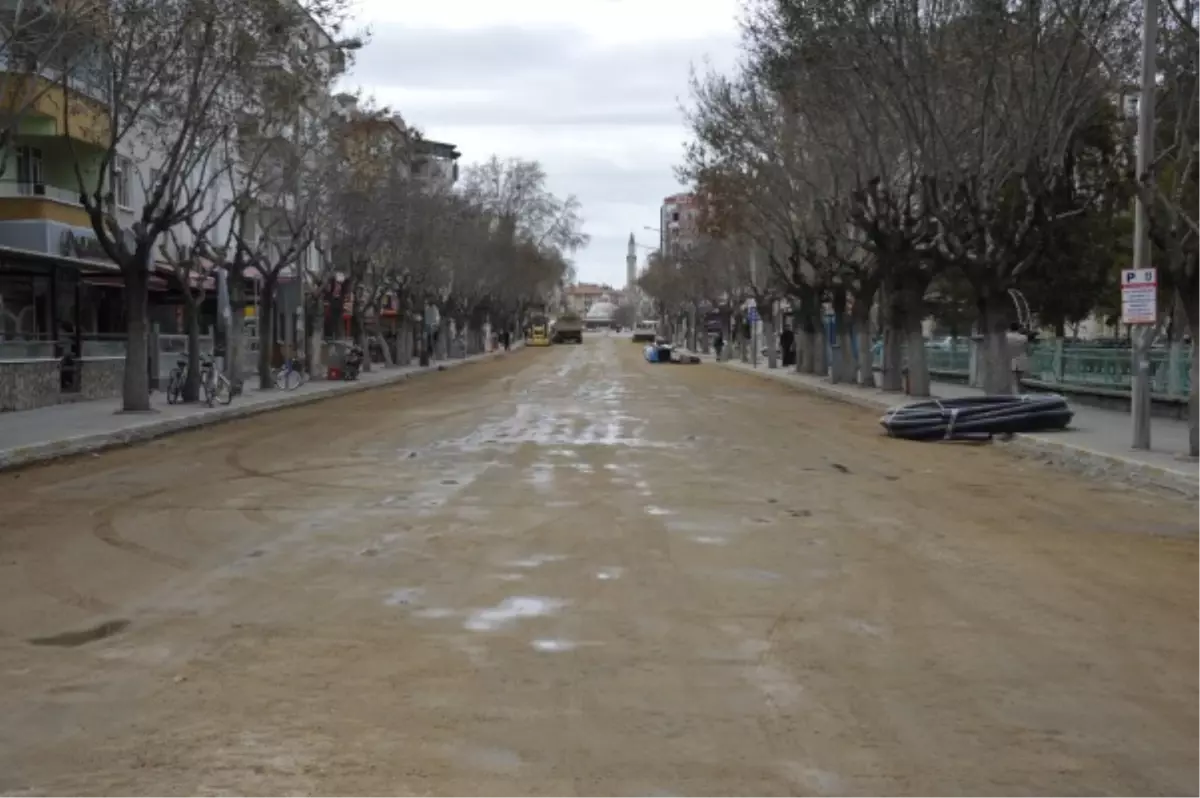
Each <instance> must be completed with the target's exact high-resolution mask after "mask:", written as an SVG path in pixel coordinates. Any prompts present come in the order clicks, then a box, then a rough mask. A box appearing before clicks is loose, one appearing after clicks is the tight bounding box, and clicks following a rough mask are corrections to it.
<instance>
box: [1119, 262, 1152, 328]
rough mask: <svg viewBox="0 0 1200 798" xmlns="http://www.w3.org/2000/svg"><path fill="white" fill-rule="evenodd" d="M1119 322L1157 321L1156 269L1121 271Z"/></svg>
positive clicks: (1143, 322) (1144, 322) (1140, 322)
mask: <svg viewBox="0 0 1200 798" xmlns="http://www.w3.org/2000/svg"><path fill="white" fill-rule="evenodd" d="M1121 323H1122V324H1157V323H1158V270H1157V269H1125V270H1123V271H1122V272H1121Z"/></svg>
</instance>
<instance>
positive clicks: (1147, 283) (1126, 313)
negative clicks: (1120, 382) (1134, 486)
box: [1121, 261, 1158, 450]
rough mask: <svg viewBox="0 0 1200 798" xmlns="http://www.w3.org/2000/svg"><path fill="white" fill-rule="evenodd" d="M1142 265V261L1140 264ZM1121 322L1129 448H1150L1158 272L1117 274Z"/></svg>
mask: <svg viewBox="0 0 1200 798" xmlns="http://www.w3.org/2000/svg"><path fill="white" fill-rule="evenodd" d="M1143 262H1144V261H1143ZM1121 321H1122V322H1123V323H1125V324H1128V325H1130V327H1133V328H1136V329H1134V330H1131V335H1130V338H1131V339H1132V340H1131V342H1132V344H1133V347H1132V351H1131V352H1130V357H1131V358H1132V360H1133V362H1132V363H1131V364H1130V365H1131V366H1132V370H1133V375H1132V376H1133V379H1132V381H1131V384H1130V392H1129V400H1130V401H1129V406H1130V412H1131V413H1132V415H1133V448H1134V449H1143V450H1148V449H1149V448H1150V404H1151V400H1150V392H1151V377H1152V375H1151V373H1150V352H1149V349H1150V346H1151V344H1153V343H1154V335H1155V330H1156V327H1157V325H1158V271H1157V270H1156V269H1153V268H1133V269H1125V270H1124V271H1122V272H1121Z"/></svg>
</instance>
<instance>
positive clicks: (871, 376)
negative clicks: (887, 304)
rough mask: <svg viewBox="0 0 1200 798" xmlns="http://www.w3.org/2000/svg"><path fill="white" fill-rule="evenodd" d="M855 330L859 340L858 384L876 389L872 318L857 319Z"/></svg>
mask: <svg viewBox="0 0 1200 798" xmlns="http://www.w3.org/2000/svg"><path fill="white" fill-rule="evenodd" d="M854 328H855V335H856V336H857V338H858V384H859V385H861V386H863V387H864V388H874V387H875V363H874V355H873V353H874V349H873V347H872V342H871V317H870V316H865V317H861V318H859V319H857V320H856V322H855V325H854Z"/></svg>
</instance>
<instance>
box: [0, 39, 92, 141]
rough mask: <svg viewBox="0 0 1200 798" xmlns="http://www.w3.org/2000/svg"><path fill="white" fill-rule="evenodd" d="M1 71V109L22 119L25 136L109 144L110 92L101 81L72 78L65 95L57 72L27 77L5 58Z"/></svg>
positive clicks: (46, 70) (45, 70)
mask: <svg viewBox="0 0 1200 798" xmlns="http://www.w3.org/2000/svg"><path fill="white" fill-rule="evenodd" d="M0 72H3V73H5V74H4V76H3V77H0V81H2V84H3V89H2V90H0V110H3V111H4V112H6V113H9V114H13V115H15V116H17V117H18V118H19V131H20V133H21V134H22V135H35V136H63V135H69V136H70V137H71V138H72V139H74V140H75V141H77V142H81V143H84V144H89V145H92V146H94V147H107V146H108V144H109V143H110V137H111V130H112V116H111V113H110V105H109V91H108V88H107V86H105V85H104V84H103V83H102V82H101V81H98V80H90V79H83V78H76V77H74V76H72V77H69V78H68V79H67V91H65V92H64V90H63V87H62V85H61V81H62V75H61V74H60V73H58V72H57V71H56V70H53V69H49V68H47V69H43V70H42V71H41V73H40V74H37V75H31V74H25V73H21V72H18V71H16V70H14V69H10V68H9V66H8V64H7V63H6V61H5V59H4V58H3V57H0ZM64 111H65V113H64ZM64 117H65V118H64Z"/></svg>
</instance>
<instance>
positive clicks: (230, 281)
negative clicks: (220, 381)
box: [225, 267, 246, 394]
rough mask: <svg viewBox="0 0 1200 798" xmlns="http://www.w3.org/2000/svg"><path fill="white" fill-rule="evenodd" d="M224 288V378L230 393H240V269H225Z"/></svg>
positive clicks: (242, 301) (243, 318) (243, 295)
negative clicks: (226, 301) (226, 316)
mask: <svg viewBox="0 0 1200 798" xmlns="http://www.w3.org/2000/svg"><path fill="white" fill-rule="evenodd" d="M225 275H226V281H225V286H226V289H227V290H228V291H229V329H228V330H226V334H225V337H226V338H227V340H226V341H225V376H226V377H227V378H228V379H229V385H230V388H231V391H232V393H234V394H240V393H241V392H242V383H243V378H242V352H243V351H244V349H245V347H246V339H245V335H246V328H245V321H246V276H245V275H244V274H242V273H241V267H238V268H231V269H226V271H225Z"/></svg>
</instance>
